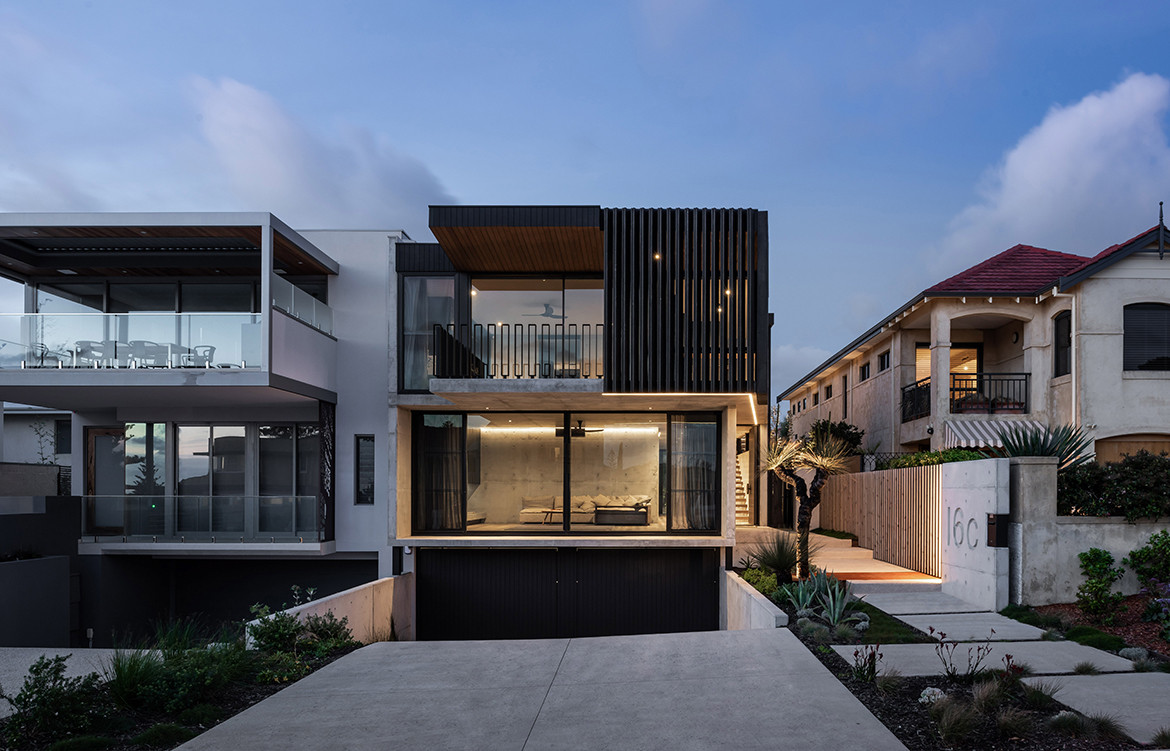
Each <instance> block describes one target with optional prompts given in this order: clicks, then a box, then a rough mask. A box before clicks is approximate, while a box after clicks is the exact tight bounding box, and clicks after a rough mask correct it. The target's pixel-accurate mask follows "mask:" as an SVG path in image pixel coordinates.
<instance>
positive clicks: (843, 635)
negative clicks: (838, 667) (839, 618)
mask: <svg viewBox="0 0 1170 751" xmlns="http://www.w3.org/2000/svg"><path fill="white" fill-rule="evenodd" d="M833 641H835V642H839V643H841V644H852V643H853V642H855V641H857V631H856V630H855V629H854V628H853V627H852V626H850V625H849V624H848V623H838V624H837V625H836V626H834V627H833Z"/></svg>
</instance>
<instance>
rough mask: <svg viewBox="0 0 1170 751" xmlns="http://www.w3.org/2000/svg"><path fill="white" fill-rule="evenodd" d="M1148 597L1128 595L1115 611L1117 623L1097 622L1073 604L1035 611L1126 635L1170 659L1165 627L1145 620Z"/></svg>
mask: <svg viewBox="0 0 1170 751" xmlns="http://www.w3.org/2000/svg"><path fill="white" fill-rule="evenodd" d="M1148 599H1149V598H1148V597H1146V596H1145V595H1131V596H1129V597H1126V598H1125V599H1124V600H1122V602H1121V604H1122V607H1123V608H1124V609H1121V608H1119V609H1118V610H1117V611H1115V612H1114V616H1113V618H1114V622H1113V623H1112V624H1111V625H1104V624H1101V623H1097V622H1096V621H1094V620H1092V619H1091V618H1089V617H1088V616H1086V615H1085V614H1084V613H1082V612H1081V609H1080V608H1079V607H1077V606H1076V605H1075V604H1073V603H1068V604H1062V605H1041V606H1039V607H1036V608H1033V609H1032V610H1033V612H1035V613H1038V614H1039V615H1040V616H1042V617H1043V616H1054V617H1056V618H1059V619H1060V620H1061V621H1063V622H1065V623H1067V624H1069V625H1072V626H1092V627H1093V628H1096V629H1099V630H1101V631H1104V632H1105V633H1107V634H1113V635H1114V636H1118V637H1120V638H1122V639H1123V640H1125V643H1126V644H1127V645H1129V646H1131V647H1144V648H1146V649H1148V650H1149V651H1150V652H1153V653H1155V654H1157V655H1158V656H1160V657H1161V658H1162V659H1164V660H1170V642H1167V641H1166V640H1165V639H1163V638H1162V637H1161V631H1162V627H1161V626H1160V625H1159V624H1158V623H1155V622H1153V621H1143V620H1142V612H1143V611H1144V610H1145V607H1146V601H1147V600H1148Z"/></svg>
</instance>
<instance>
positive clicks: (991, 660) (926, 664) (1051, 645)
mask: <svg viewBox="0 0 1170 751" xmlns="http://www.w3.org/2000/svg"><path fill="white" fill-rule="evenodd" d="M981 643H982V642H964V643H961V644H959V646H958V647H956V648H955V653H954V657H953V659H954V662H955V667H956V668H958V670H959V671H960V672H963V671H965V670H966V669H967V662H968V659H969V658H968V650H969V649H971V650H973V649H974V648H975V647H977V646H979V645H980V644H981ZM990 648H991V651H990V653H989V654H988V655H987V657H986V658H984V660H983V665H982V667H984V668H998V667H1003V657H1004V655H1009V654H1010V655H1011V656H1012V659H1013V660H1015V662H1017V663H1021V664H1026V665H1028V666H1029V667H1030V668H1032V670H1033V671H1035V672H1037V673H1042V674H1056V673H1072V670H1073V667H1075V666H1076V665H1077V663H1081V662H1091V663H1093V664H1094V665H1096V666H1097V668H1098V669H1099V670H1101V671H1103V672H1112V671H1118V672H1125V671H1132V670H1133V663H1132V662H1130V661H1129V660H1125V659H1122V658H1121V657H1118V656H1117V655H1114V654H1110V653H1108V652H1102V651H1101V650H1099V649H1093V648H1092V647H1086V646H1083V645H1081V644H1077V643H1076V642H1071V641H1017V642H992V643H991V645H990ZM833 649H834V650H836V651H837V654H839V655H841V657H843V658H844V659H845V661H846V662H848V663H850V664H852V663H853V652H854V650H856V649H857V647H855V646H852V645H838V646H835V647H833ZM881 653H882V662H881V665H882V666H883V667H885V668H887V669H889V668H893V669H896V670H898V671H899V672H900V673H902V675H939V674H941V673H942V672H943V663H942V660H941V659H940V658H939V656H938V653H937V652H936V651H935V648H934V645H933V644H885V645H882V648H881ZM972 654H974V653H972Z"/></svg>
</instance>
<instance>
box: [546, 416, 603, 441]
mask: <svg viewBox="0 0 1170 751" xmlns="http://www.w3.org/2000/svg"><path fill="white" fill-rule="evenodd" d="M603 430H605V428H587V427H585V425H584V421H583V420H578V421H577V424H576V426H574V427H570V428H569V437H570V438H584V437H585V434H586V433H600V432H601V431H603ZM564 435H565V429H564V428H557V437H558V438H563V437H564Z"/></svg>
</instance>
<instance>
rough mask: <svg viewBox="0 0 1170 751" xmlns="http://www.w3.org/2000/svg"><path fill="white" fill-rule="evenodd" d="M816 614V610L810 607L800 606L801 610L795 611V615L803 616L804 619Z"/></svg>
mask: <svg viewBox="0 0 1170 751" xmlns="http://www.w3.org/2000/svg"><path fill="white" fill-rule="evenodd" d="M816 615H817V611H815V610H813V609H812V608H802V609H801V610H797V611H796V617H797V618H803V619H805V620H808V619H809V618H815V617H816Z"/></svg>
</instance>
